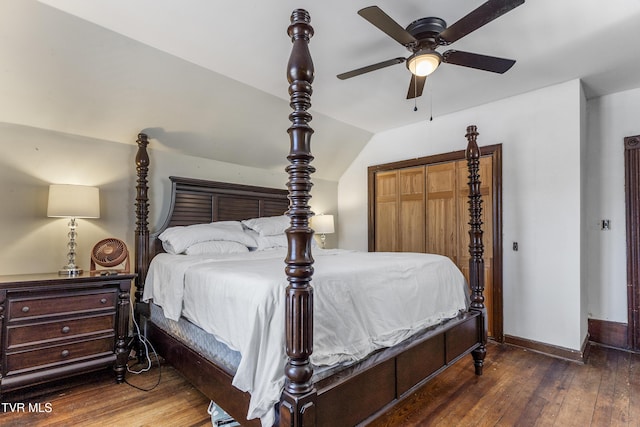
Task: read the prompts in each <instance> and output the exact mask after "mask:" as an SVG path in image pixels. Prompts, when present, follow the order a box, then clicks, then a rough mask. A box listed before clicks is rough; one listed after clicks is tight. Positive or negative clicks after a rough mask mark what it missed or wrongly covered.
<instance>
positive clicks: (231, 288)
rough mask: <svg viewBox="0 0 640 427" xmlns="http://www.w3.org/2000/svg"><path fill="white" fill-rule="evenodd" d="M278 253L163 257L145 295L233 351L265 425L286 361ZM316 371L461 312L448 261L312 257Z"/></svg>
mask: <svg viewBox="0 0 640 427" xmlns="http://www.w3.org/2000/svg"><path fill="white" fill-rule="evenodd" d="M284 258H285V251H284V250H271V251H259V252H252V253H248V254H241V255H225V256H217V257H214V258H212V257H204V256H185V255H168V254H160V255H158V256H156V257H155V258H154V260H153V262H152V263H151V265H150V268H149V273H148V275H147V280H146V284H145V291H144V297H143V299H144V300H145V301H149V300H153V302H154V303H156V304H158V305H159V306H161V307H162V309H163V311H164V314H165V315H166V316H167V317H168V318H169V319H172V320H174V321H179V318H180V316H184V317H185V318H187V319H189V321H191V322H192V323H194V324H195V325H197V326H198V327H199V328H201V329H203V330H204V331H206V332H207V333H209V334H213V335H214V336H215V338H216V339H217V341H219V342H220V343H222V344H224V345H225V346H226V347H228V349H230V350H232V351H234V352H237V353H239V354H240V360H239V362H238V364H237V366H236V369H235V375H234V379H233V385H234V386H236V387H237V388H239V389H240V390H243V391H247V392H249V393H250V394H251V399H250V405H249V411H248V414H247V417H248V418H249V419H251V418H257V417H259V418H260V419H261V421H262V423H263V425H271V424H272V423H273V420H274V416H275V413H274V411H273V407H274V404H275V403H277V402H278V401H279V398H280V394H281V391H282V388H283V386H284V381H285V378H284V366H285V364H286V362H287V357H286V353H285V337H284V311H285V310H284V303H285V289H286V287H287V281H286V277H285V275H284V267H285V264H284V261H283V260H284ZM314 258H315V263H314V268H315V273H314V276H313V282H312V284H313V287H314V347H313V349H314V350H313V354H312V356H311V361H312V363H313V364H314V365H316V366H333V365H336V364H349V363H353V362H355V361H358V360H361V359H362V358H364V357H366V356H367V355H368V354H370V353H371V352H373V351H375V350H377V349H380V348H384V347H390V346H393V345H395V344H397V343H399V342H401V341H403V340H404V339H406V338H408V337H411V336H412V335H413V334H415V333H416V332H418V331H421V330H424V329H425V328H427V327H430V326H432V325H434V324H438V323H440V322H442V321H443V320H444V319H449V318H452V317H455V316H456V315H458V313H459V312H460V311H462V310H465V309H466V307H467V297H466V291H465V289H466V284H465V281H464V278H463V276H462V273H461V272H460V271H459V270H458V269H457V267H455V265H454V264H453V263H452V262H451V261H450V260H449V259H448V258H446V257H442V256H439V255H431V254H413V253H362V252H355V251H341V250H328V251H316V252H314Z"/></svg>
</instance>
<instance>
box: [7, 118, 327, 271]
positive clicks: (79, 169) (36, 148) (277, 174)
mask: <svg viewBox="0 0 640 427" xmlns="http://www.w3.org/2000/svg"><path fill="white" fill-rule="evenodd" d="M135 139H136V135H132V136H131V143H132V144H133V142H134V141H135ZM284 142H285V143H286V141H284ZM132 144H122V143H119V142H110V141H101V140H95V139H89V138H85V137H78V136H74V135H69V134H63V133H58V132H53V131H48V130H42V129H37V128H32V127H26V126H20V125H15V124H7V123H0V275H5V274H23V273H40V272H55V271H58V269H60V268H61V267H62V266H63V265H64V264H66V253H67V248H66V243H67V241H68V238H67V233H68V227H67V220H65V219H62V218H47V216H46V215H47V197H48V187H49V184H52V183H54V184H83V185H92V186H98V187H99V188H100V198H101V200H100V205H101V216H100V218H99V219H79V220H78V223H79V225H78V238H77V240H78V249H77V258H76V263H77V264H78V265H79V266H80V267H81V268H84V269H88V268H89V261H90V257H89V253H90V250H91V248H92V246H93V245H94V244H95V243H96V242H97V241H99V240H101V239H103V238H106V237H117V238H120V239H123V240H124V241H125V242H126V243H127V246H128V247H129V249H130V250H131V251H133V242H134V230H135V214H134V200H135V184H136V175H135V165H134V157H135V153H136V150H137V147H136V146H135V145H132ZM153 146H154V140H153V139H152V140H151V142H150V149H149V151H150V158H151V169H150V175H149V183H150V186H151V191H150V194H149V197H150V213H151V215H150V221H149V227H150V228H151V229H154V228H155V227H156V226H157V225H160V223H161V222H162V220H163V219H164V217H162V219H160V218H161V215H166V209H167V203H168V201H167V197H168V194H169V191H170V182H169V180H168V178H167V177H168V176H170V175H175V176H185V177H193V178H201V179H212V180H218V181H228V182H235V183H240V184H250V185H260V186H267V187H268V186H273V187H279V188H285V184H286V181H287V175H286V173H285V172H284V171H267V170H262V169H256V168H250V167H243V166H238V165H233V164H229V163H223V162H218V161H213V160H205V159H201V158H196V157H189V156H184V155H180V154H177V153H173V152H170V151H161V150H157V149H155V150H154V149H153ZM312 194H313V199H312V200H311V207H312V209H315V210H316V211H318V212H326V213H335V212H336V211H337V183H336V182H333V181H322V180H315V185H314V187H313V191H312ZM332 237H333V238H336V237H335V236H333V235H332ZM330 242H331V241H330Z"/></svg>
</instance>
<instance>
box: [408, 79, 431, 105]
mask: <svg viewBox="0 0 640 427" xmlns="http://www.w3.org/2000/svg"><path fill="white" fill-rule="evenodd" d="M426 81H427V76H415V75H413V74H412V75H411V82H409V90H408V91H407V99H413V98H417V97H419V96H422V91H423V90H424V84H425V82H426Z"/></svg>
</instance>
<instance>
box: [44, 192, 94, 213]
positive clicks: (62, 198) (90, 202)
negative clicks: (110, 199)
mask: <svg viewBox="0 0 640 427" xmlns="http://www.w3.org/2000/svg"><path fill="white" fill-rule="evenodd" d="M47 216H49V217H66V218H100V192H99V190H98V187H87V186H85V185H67V184H52V185H50V186H49V204H48V206H47Z"/></svg>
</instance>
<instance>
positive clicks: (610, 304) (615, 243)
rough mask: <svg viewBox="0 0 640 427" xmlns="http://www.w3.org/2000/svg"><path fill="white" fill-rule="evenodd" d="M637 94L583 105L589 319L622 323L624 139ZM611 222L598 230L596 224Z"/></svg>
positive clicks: (635, 128) (636, 127) (633, 130)
mask: <svg viewBox="0 0 640 427" xmlns="http://www.w3.org/2000/svg"><path fill="white" fill-rule="evenodd" d="M639 117H640V89H634V90H629V91H625V92H620V93H616V94H612V95H608V96H604V97H601V98H596V99H592V100H590V101H589V103H588V145H587V154H586V158H587V164H586V173H585V180H586V186H587V188H588V191H587V193H586V195H585V206H586V222H587V223H586V233H587V234H586V245H585V251H586V278H585V280H586V283H587V289H588V312H589V317H592V318H595V319H602V320H608V321H613V322H621V323H627V294H626V292H627V289H626V284H627V270H626V268H627V264H626V262H627V255H626V224H625V195H624V188H625V184H624V137H625V136H633V135H638V134H640V121H639V120H638V118H639ZM602 219H609V220H611V230H610V231H602V230H601V227H600V221H601V220H602Z"/></svg>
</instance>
